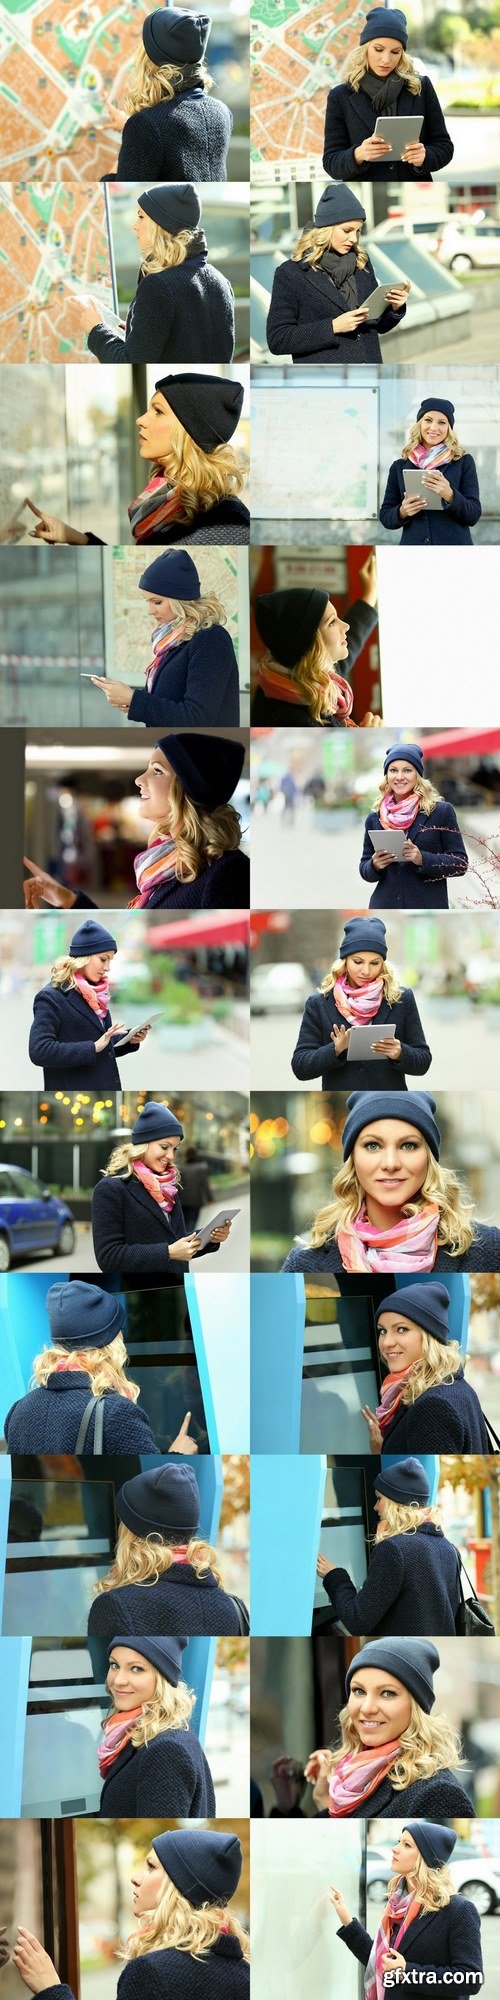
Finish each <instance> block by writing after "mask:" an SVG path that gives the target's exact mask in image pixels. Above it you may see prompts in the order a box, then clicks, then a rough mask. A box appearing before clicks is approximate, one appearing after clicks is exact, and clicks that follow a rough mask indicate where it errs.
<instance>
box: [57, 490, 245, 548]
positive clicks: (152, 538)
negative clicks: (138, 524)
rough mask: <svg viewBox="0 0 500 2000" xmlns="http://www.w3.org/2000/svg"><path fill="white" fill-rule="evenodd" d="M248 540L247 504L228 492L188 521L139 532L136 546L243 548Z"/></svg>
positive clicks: (99, 544)
mask: <svg viewBox="0 0 500 2000" xmlns="http://www.w3.org/2000/svg"><path fill="white" fill-rule="evenodd" d="M85 532H86V536H87V541H88V542H91V543H92V545H93V546H94V547H95V548H99V549H104V548H107V543H106V542H103V540H102V537H101V535H91V533H90V530H89V529H88V528H87V529H86V531H85ZM249 540H250V515H249V511H248V507H245V505H244V503H243V500H238V499H237V498H236V496H235V495H233V494H232V493H228V494H227V495H226V498H225V499H224V500H216V501H215V502H214V505H213V507H205V508H203V507H200V511H199V513H198V514H193V517H192V520H191V521H189V522H187V521H171V523H170V527H169V525H168V522H167V523H166V524H164V525H163V527H161V528H159V529H158V531H157V532H155V531H154V530H153V532H152V534H150V535H142V536H141V544H140V546H141V548H152V547H154V548H160V549H163V548H170V546H171V544H172V542H182V547H183V549H184V548H188V546H190V545H191V542H196V543H200V544H201V543H210V544H211V545H212V546H213V547H215V546H216V547H217V548H221V547H224V548H226V547H230V546H232V545H233V543H235V542H238V543H241V544H242V545H243V546H244V547H245V548H247V547H248V543H249Z"/></svg>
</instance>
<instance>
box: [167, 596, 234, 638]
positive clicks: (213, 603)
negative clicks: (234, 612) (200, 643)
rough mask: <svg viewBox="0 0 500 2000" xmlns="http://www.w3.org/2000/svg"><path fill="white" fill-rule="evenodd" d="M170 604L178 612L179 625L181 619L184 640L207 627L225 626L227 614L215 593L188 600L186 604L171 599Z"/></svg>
mask: <svg viewBox="0 0 500 2000" xmlns="http://www.w3.org/2000/svg"><path fill="white" fill-rule="evenodd" d="M171 602H172V604H175V606H176V609H177V610H178V612H179V623H180V620H181V618H182V623H183V627H184V631H185V635H186V639H191V638H192V636H193V632H204V631H205V630H206V628H207V626H208V625H227V613H226V612H225V610H224V605H223V604H221V603H220V600H219V598H218V597H216V596H215V591H212V593H211V594H210V595H207V597H193V598H189V601H188V602H187V603H185V602H184V599H183V598H182V597H173V598H172V600H171Z"/></svg>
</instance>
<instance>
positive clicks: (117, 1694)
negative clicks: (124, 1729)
mask: <svg viewBox="0 0 500 2000" xmlns="http://www.w3.org/2000/svg"><path fill="white" fill-rule="evenodd" d="M106 1687H107V1688H109V1692H110V1695H111V1697H112V1700H113V1703H114V1706H115V1708H116V1709H117V1711H118V1713H119V1714H120V1715H126V1714H127V1711H128V1709H129V1708H139V1706H140V1705H141V1704H142V1703H143V1702H145V1701H151V1700H152V1697H153V1695H154V1692H155V1688H156V1672H155V1668H154V1667H152V1666H151V1665H150V1662H149V1660H145V1659H143V1658H142V1657H141V1654H140V1653H135V1652H134V1650H133V1647H132V1646H114V1647H113V1651H112V1653H110V1656H109V1667H108V1671H107V1675H106Z"/></svg>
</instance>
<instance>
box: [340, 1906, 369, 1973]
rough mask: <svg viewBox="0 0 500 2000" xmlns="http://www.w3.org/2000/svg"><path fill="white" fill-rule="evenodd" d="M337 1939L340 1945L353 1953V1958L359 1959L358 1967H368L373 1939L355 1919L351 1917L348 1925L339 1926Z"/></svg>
mask: <svg viewBox="0 0 500 2000" xmlns="http://www.w3.org/2000/svg"><path fill="white" fill-rule="evenodd" d="M337 1937H340V1938H342V1943H343V1944H346V1945H347V1948H348V1950H349V1951H352V1952H353V1954H354V1958H359V1962H360V1965H368V1959H369V1957H370V1952H371V1948H372V1943H373V1939H372V1938H371V1937H370V1935H369V1932H368V1931H365V1929H364V1926H363V1924H360V1923H359V1922H358V1918H357V1917H353V1918H352V1921H351V1923H350V1924H341V1925H340V1928H339V1930H338V1931H337Z"/></svg>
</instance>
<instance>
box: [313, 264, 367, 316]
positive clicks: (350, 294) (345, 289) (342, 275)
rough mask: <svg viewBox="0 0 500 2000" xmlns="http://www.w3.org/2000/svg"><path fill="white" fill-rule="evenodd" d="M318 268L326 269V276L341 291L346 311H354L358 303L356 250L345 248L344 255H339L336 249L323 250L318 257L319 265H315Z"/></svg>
mask: <svg viewBox="0 0 500 2000" xmlns="http://www.w3.org/2000/svg"><path fill="white" fill-rule="evenodd" d="M318 268H319V269H320V270H321V271H326V273H327V276H328V277H329V278H332V280H333V283H334V285H336V287H337V291H339V292H341V293H342V298H343V299H344V300H345V309H346V312H355V311H356V306H357V304H358V294H357V291H356V270H357V265H356V251H355V250H346V253H345V256H344V257H339V255H338V251H336V250H324V251H323V256H322V257H321V258H320V263H319V267H318V266H316V269H318Z"/></svg>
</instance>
